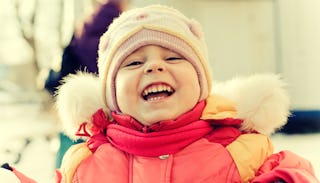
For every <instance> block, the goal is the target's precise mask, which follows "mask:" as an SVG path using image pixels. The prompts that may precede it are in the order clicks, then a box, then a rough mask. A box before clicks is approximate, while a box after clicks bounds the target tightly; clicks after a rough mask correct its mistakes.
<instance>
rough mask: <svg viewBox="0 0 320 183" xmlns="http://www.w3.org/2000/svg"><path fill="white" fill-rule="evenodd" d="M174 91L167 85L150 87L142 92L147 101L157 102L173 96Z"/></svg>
mask: <svg viewBox="0 0 320 183" xmlns="http://www.w3.org/2000/svg"><path fill="white" fill-rule="evenodd" d="M173 93H174V89H173V88H172V87H171V86H169V85H167V84H163V83H162V84H153V85H149V86H148V87H146V88H145V89H144V90H143V91H142V98H143V99H144V100H146V101H156V100H160V99H163V98H166V97H169V96H171V95H172V94H173Z"/></svg>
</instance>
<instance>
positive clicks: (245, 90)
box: [213, 74, 290, 135]
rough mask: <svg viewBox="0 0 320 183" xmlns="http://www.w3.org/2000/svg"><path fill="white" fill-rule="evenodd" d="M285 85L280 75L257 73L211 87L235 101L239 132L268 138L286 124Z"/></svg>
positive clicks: (287, 111) (286, 98)
mask: <svg viewBox="0 0 320 183" xmlns="http://www.w3.org/2000/svg"><path fill="white" fill-rule="evenodd" d="M285 86H286V84H285V82H284V81H283V80H282V79H281V78H280V76H279V75H275V74H259V75H253V76H250V77H237V78H234V79H232V80H230V81H227V82H225V83H217V84H214V88H213V91H214V93H217V94H219V95H222V96H224V97H226V98H228V99H229V100H231V101H233V102H235V104H236V108H237V115H236V117H237V118H239V119H243V123H242V124H241V127H240V129H241V130H242V131H244V132H252V131H257V132H259V133H262V134H267V135H268V134H271V133H273V132H275V131H276V130H277V129H279V128H281V127H282V126H283V125H285V124H286V122H287V118H288V116H289V115H290V112H289V104H290V101H289V97H288V94H287V92H286V90H285V89H284V87H285Z"/></svg>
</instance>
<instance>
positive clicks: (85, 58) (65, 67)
mask: <svg viewBox="0 0 320 183" xmlns="http://www.w3.org/2000/svg"><path fill="white" fill-rule="evenodd" d="M96 3H97V4H96V5H95V6H96V10H95V11H94V13H93V14H92V15H91V16H89V17H88V18H87V19H86V20H85V21H83V23H82V25H80V26H79V27H78V28H77V29H76V31H75V32H74V34H73V36H72V39H71V41H70V43H69V45H67V46H66V47H65V48H64V51H63V55H62V62H61V69H60V70H59V71H58V72H57V71H54V70H53V69H51V70H50V71H49V76H48V78H47V79H46V82H45V89H46V90H48V91H49V93H50V94H51V95H54V93H55V92H56V90H57V87H59V85H60V84H61V80H62V78H63V77H65V76H67V75H68V74H74V73H76V72H77V71H86V72H90V73H95V74H97V73H98V68H97V57H98V43H99V38H100V37H101V35H102V34H103V33H104V32H105V30H106V28H107V27H108V26H109V24H110V23H111V22H112V21H113V19H114V18H115V17H118V16H119V14H120V13H121V12H122V11H124V10H125V9H126V7H127V6H128V0H99V1H97V2H96ZM59 141H60V147H59V150H58V153H57V161H56V167H60V164H61V160H62V157H63V155H64V153H65V152H66V151H67V150H68V148H69V147H70V146H71V145H73V144H75V143H79V142H82V141H81V140H78V141H72V140H71V139H70V138H68V137H67V136H66V135H65V134H64V133H62V132H60V133H59Z"/></svg>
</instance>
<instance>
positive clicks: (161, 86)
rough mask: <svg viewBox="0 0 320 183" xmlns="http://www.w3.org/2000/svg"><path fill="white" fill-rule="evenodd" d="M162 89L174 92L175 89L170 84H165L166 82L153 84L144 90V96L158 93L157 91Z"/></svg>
mask: <svg viewBox="0 0 320 183" xmlns="http://www.w3.org/2000/svg"><path fill="white" fill-rule="evenodd" d="M162 91H167V92H172V91H173V89H172V88H171V87H170V86H168V85H164V84H159V85H151V86H149V87H148V88H146V89H145V90H144V91H143V96H146V95H148V94H150V93H156V92H162Z"/></svg>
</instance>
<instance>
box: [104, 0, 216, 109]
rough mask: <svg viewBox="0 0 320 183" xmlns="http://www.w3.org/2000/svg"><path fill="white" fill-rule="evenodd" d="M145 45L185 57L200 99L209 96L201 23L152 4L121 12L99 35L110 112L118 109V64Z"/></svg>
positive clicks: (105, 91) (175, 11) (209, 79)
mask: <svg viewBox="0 0 320 183" xmlns="http://www.w3.org/2000/svg"><path fill="white" fill-rule="evenodd" d="M146 45H158V46H161V47H164V48H167V49H169V50H172V51H174V52H176V53H178V54H180V55H182V56H183V57H184V58H186V60H188V61H189V62H190V63H191V64H192V65H193V67H194V68H195V70H196V72H197V75H198V80H199V85H200V98H199V101H201V100H203V99H206V98H207V97H208V95H209V92H210V90H211V76H210V71H209V67H208V54H207V48H206V43H205V41H204V38H203V34H202V31H201V26H200V24H199V23H198V22H196V21H195V20H193V19H188V18H187V17H185V16H184V15H183V14H182V13H180V12H179V11H177V10H176V9H173V8H171V7H167V6H163V5H151V6H147V7H144V8H136V9H131V10H128V11H125V12H123V13H122V14H121V15H120V16H119V17H118V18H116V19H115V20H114V21H113V23H112V24H111V25H110V26H109V28H108V31H107V32H105V33H104V35H103V36H102V37H101V38H100V44H99V51H98V55H99V57H98V68H99V78H100V79H101V81H102V84H103V86H102V90H103V91H102V92H103V93H102V96H103V101H104V102H105V104H106V106H107V107H108V108H109V109H110V110H111V111H118V112H120V109H119V106H118V104H117V100H116V84H115V79H116V75H117V72H118V70H119V67H120V65H121V63H122V62H123V61H124V60H125V59H126V57H128V56H129V55H130V54H131V53H132V52H134V51H135V50H137V49H138V48H140V47H142V46H146Z"/></svg>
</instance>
